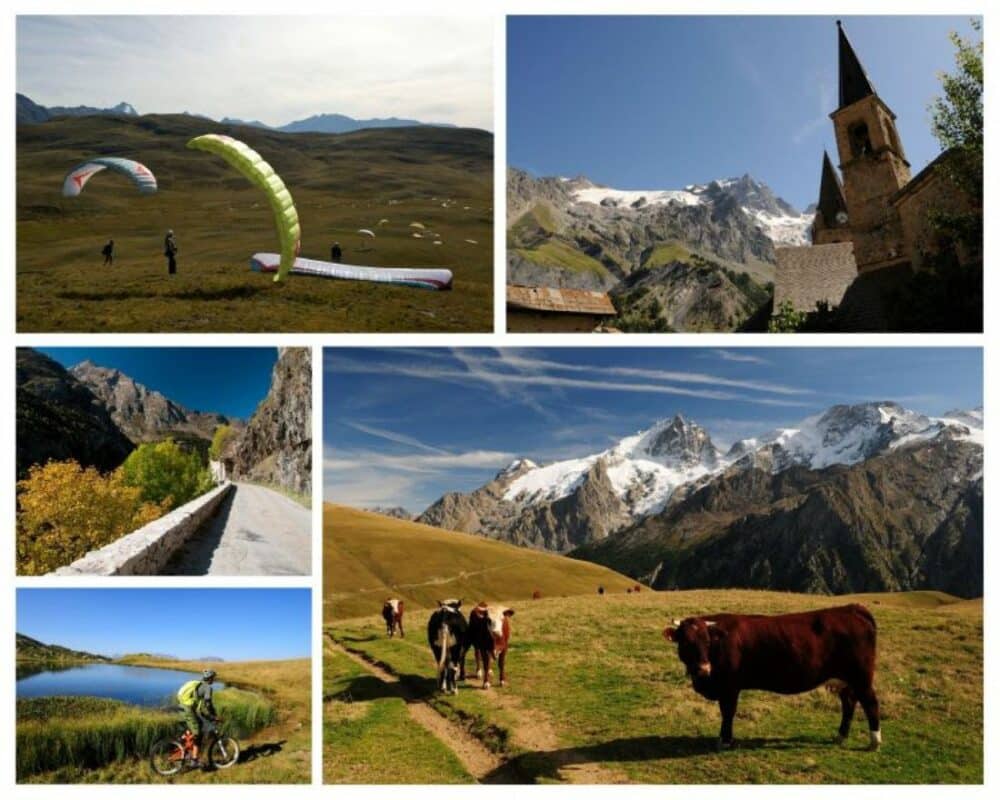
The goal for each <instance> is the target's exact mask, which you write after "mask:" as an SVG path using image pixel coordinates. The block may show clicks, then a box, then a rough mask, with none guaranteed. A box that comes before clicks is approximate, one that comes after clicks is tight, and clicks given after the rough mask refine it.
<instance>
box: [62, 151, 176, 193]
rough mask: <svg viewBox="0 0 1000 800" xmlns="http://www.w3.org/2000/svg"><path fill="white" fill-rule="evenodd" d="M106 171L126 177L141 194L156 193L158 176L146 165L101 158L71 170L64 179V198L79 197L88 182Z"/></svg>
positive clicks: (124, 159)
mask: <svg viewBox="0 0 1000 800" xmlns="http://www.w3.org/2000/svg"><path fill="white" fill-rule="evenodd" d="M106 169H110V170H111V171H112V172H117V173H119V174H120V175H124V176H125V177H126V178H128V179H129V180H131V181H132V183H134V184H135V187H136V188H137V189H138V190H139V192H140V193H141V194H153V193H154V192H156V176H154V175H153V173H152V172H150V171H149V168H148V167H146V165H145V164H140V163H139V162H138V161H133V160H132V159H130V158H113V157H101V158H92V159H90V160H89V161H84V162H83V163H82V164H80V165H79V166H76V167H74V168H73V169H72V170H70V172H69V174H68V175H67V176H66V177H65V178H64V179H63V187H62V193H63V197H78V196H79V195H80V192H82V191H83V187H84V186H85V185H86V183H87V181H89V180H90V179H91V178H92V177H94V175H96V174H97V173H98V172H103V171H104V170H106Z"/></svg>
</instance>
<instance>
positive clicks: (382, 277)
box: [250, 253, 452, 290]
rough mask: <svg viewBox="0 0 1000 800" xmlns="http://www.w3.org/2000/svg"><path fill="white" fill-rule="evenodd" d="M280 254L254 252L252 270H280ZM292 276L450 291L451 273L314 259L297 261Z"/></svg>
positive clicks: (444, 270)
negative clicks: (358, 265)
mask: <svg viewBox="0 0 1000 800" xmlns="http://www.w3.org/2000/svg"><path fill="white" fill-rule="evenodd" d="M278 262H279V256H278V254H277V253H255V254H254V256H253V258H251V259H250V268H251V269H253V270H255V271H257V272H275V271H276V270H277V269H278ZM292 274H293V275H314V276H318V277H321V278H339V279H340V280H347V281H373V282H375V283H392V284H396V285H399V286H412V287H414V288H417V289H444V290H447V289H450V288H451V280H452V276H451V270H448V269H412V268H407V267H356V266H353V265H351V264H335V263H333V262H332V261H317V260H315V259H312V258H296V259H295V264H294V266H293V267H292Z"/></svg>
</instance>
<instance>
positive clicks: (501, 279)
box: [0, 0, 1000, 800]
mask: <svg viewBox="0 0 1000 800" xmlns="http://www.w3.org/2000/svg"><path fill="white" fill-rule="evenodd" d="M39 13H42V14H83V13H86V14H241V15H258V14H260V15H290V14H295V15H308V14H316V15H329V16H370V15H374V16H475V17H478V18H481V19H482V20H483V24H484V25H492V26H493V28H494V52H493V63H494V68H493V76H494V80H493V103H494V126H493V132H494V146H495V161H494V179H495V185H494V264H495V274H494V320H495V328H494V329H495V331H497V332H496V333H492V334H481V333H480V334H86V335H81V334H17V333H16V332H15V320H16V301H15V298H16V293H15V270H14V269H13V265H14V264H15V263H16V240H15V198H16V187H15V182H14V175H15V164H16V161H15V141H16V139H15V131H16V126H15V117H14V114H13V104H11V105H9V106H8V112H7V113H8V116H7V117H6V119H5V120H4V123H3V127H2V130H3V135H4V150H3V154H2V162H0V163H2V164H3V169H2V175H3V186H2V190H0V198H2V224H3V233H4V235H3V237H2V239H0V242H2V246H3V247H4V252H5V254H6V258H5V259H4V265H5V267H6V268H5V269H4V270H3V272H4V276H3V278H2V279H0V281H2V282H0V286H2V287H3V289H4V290H3V291H2V292H0V297H2V298H3V301H2V302H3V304H4V309H3V323H2V328H0V330H2V332H3V333H2V338H3V345H2V347H0V375H6V376H12V375H13V374H14V361H15V348H16V347H18V346H59V345H63V346H68V345H79V344H80V343H81V341H83V340H84V337H85V341H86V343H87V344H88V345H90V346H95V347H96V346H135V347H149V346H161V347H165V346H216V347H218V346H231V347H247V346H308V347H312V348H313V392H314V394H313V432H314V447H313V487H314V488H313V494H314V497H313V575H312V577H311V579H304V578H277V577H272V578H235V577H234V578H217V579H211V582H210V586H212V587H220V588H223V587H236V586H254V587H260V588H266V587H274V588H278V587H290V586H295V587H304V586H307V587H309V588H311V589H312V611H313V619H312V624H313V638H312V647H313V653H312V656H313V675H312V688H313V703H312V711H313V713H312V732H313V737H312V739H313V752H312V779H313V783H312V785H301V786H288V787H285V786H281V787H275V786H253V785H238V791H239V792H240V795H241V796H258V797H263V796H265V793H267V792H270V791H274V790H276V789H279V790H280V791H282V792H283V793H284V792H287V793H288V794H289V795H295V796H300V797H317V798H318V797H320V796H323V797H330V795H331V793H333V794H335V795H336V796H337V797H343V798H346V800H393V798H404V797H405V798H417V799H418V800H422V798H434V800H448V799H449V798H459V797H461V798H464V799H465V800H468V798H469V797H470V796H473V795H474V797H475V798H482V800H487V799H490V800H492V798H497V800H499V799H500V798H504V800H507V798H509V795H510V792H511V791H516V792H518V793H519V794H520V793H529V794H535V795H536V796H537V795H538V794H543V795H545V796H546V797H552V798H554V797H557V796H559V797H566V796H572V797H573V798H575V799H576V798H585V799H586V800H619V798H621V800H624V798H626V797H629V798H637V797H649V798H652V797H657V798H661V797H663V796H664V794H665V793H672V794H678V795H679V794H680V793H683V796H684V797H685V798H691V799H700V798H713V800H715V799H716V798H723V799H724V798H736V797H739V798H743V797H747V796H750V795H757V796H764V795H766V796H768V797H771V796H774V795H775V794H779V793H780V794H784V795H786V796H788V795H789V793H798V792H802V791H805V790H806V789H805V787H801V786H719V787H706V786H672V785H666V786H654V785H633V786H626V787H622V786H589V787H588V786H523V787H522V786H519V787H516V789H513V790H512V789H511V788H510V787H501V786H471V787H470V786H456V787H438V786H339V785H333V786H324V785H322V784H321V780H322V756H323V735H322V628H321V623H322V574H321V573H322V514H321V512H322V491H323V472H322V462H323V447H322V419H321V418H322V406H323V393H322V389H323V387H322V383H323V358H322V348H323V347H324V346H326V347H332V346H337V347H393V346H404V345H405V346H408V347H414V346H417V347H420V346H426V347H477V346H478V347H483V346H485V347H500V346H504V347H541V346H545V347H581V346H582V347H727V348H734V347H876V346H877V347H914V346H921V347H939V346H949V347H954V346H968V347H984V348H985V351H984V352H985V354H986V355H989V356H991V358H992V360H993V361H995V360H996V355H995V351H996V350H997V349H998V348H1000V341H997V336H998V328H997V324H996V323H995V322H993V321H992V319H991V314H990V313H989V312H990V311H991V310H992V309H993V308H997V307H1000V304H998V303H993V302H991V301H994V300H1000V296H998V292H1000V289H998V287H1000V283H998V281H997V280H996V279H995V277H994V276H993V275H992V273H991V271H990V270H989V269H987V271H986V275H985V288H986V293H985V298H986V299H985V303H986V310H987V313H986V314H985V320H986V323H985V324H986V332H985V333H984V334H982V335H979V334H962V335H933V334H881V335H880V334H850V335H836V336H834V335H824V334H795V335H775V334H740V335H738V336H736V335H734V334H721V333H720V334H666V335H629V336H626V337H594V336H591V335H589V334H503V333H500V332H501V331H503V330H504V314H505V309H504V300H505V293H506V281H505V270H504V269H503V265H504V264H505V262H506V258H505V243H504V232H505V230H506V218H505V217H506V214H505V210H506V198H505V183H506V166H507V165H506V149H507V148H506V145H507V140H506V102H507V99H506V72H505V59H506V24H505V18H506V16H508V15H513V14H654V15H655V14H692V15H697V14H727V15H746V14H754V15H757V14H821V15H852V14H862V15H864V14H949V15H966V16H983V17H984V18H985V19H984V35H988V36H990V37H991V36H992V27H991V23H992V21H993V20H992V18H991V17H992V15H991V13H990V11H989V8H988V6H987V4H986V3H985V2H984V0H981V2H965V0H952V2H950V3H948V4H944V3H940V2H935V1H934V0H908V1H907V2H899V1H898V0H896V2H893V1H892V0H871V1H870V2H864V1H863V0H840V2H829V1H828V0H799V1H798V2H796V0H534V1H533V2H529V1H528V0H465V1H464V2H462V1H461V0H423V2H420V3H414V2H412V0H410V1H409V2H407V0H366V2H358V0H354V2H350V3H349V2H345V0H328V2H322V1H321V0H288V2H286V3H284V4H275V3H268V2H264V1H263V0H242V2H237V1H236V0H204V2H192V1H191V0H177V1H176V2H163V1H162V0H151V1H149V2H142V1H141V0H136V1H135V2H128V1H127V0H78V2H72V1H71V0H56V1H54V2H51V1H48V0H38V1H37V2H27V1H25V0H14V1H13V2H12V3H11V5H10V7H8V8H7V9H6V10H5V11H4V12H3V17H2V39H0V43H2V45H3V46H2V48H0V53H2V56H0V58H3V59H4V61H3V70H4V84H3V85H4V88H5V89H6V92H7V94H6V96H7V97H8V98H11V97H12V96H13V95H14V93H15V91H16V68H15V47H14V42H15V19H16V15H17V14H39ZM915 57H918V56H917V54H915ZM996 61H997V60H996V59H994V58H993V51H992V49H991V48H990V47H987V48H986V74H987V75H989V76H992V75H993V74H994V71H993V65H994V63H995V62H996ZM991 86H992V83H991V82H989V83H988V86H987V90H986V93H987V101H986V111H987V120H986V126H987V128H986V129H987V138H988V139H989V140H990V141H989V146H988V147H987V156H986V176H985V177H986V204H985V207H986V209H987V211H989V210H990V209H992V208H993V207H994V206H993V203H992V200H993V196H994V190H993V187H996V186H997V185H998V178H1000V170H998V168H997V166H996V164H997V161H996V159H994V158H992V148H993V140H995V139H996V136H995V135H994V134H993V132H994V131H995V130H996V127H995V125H994V123H995V122H996V119H997V114H996V113H994V108H993V105H992V104H991V98H990V91H991V89H990V87H991ZM997 240H998V232H997V229H996V228H992V226H990V225H989V224H987V226H986V242H985V247H986V256H987V258H986V264H987V265H988V264H989V263H990V260H989V256H990V255H991V254H993V253H996V252H1000V249H998V245H997ZM995 372H996V371H995V370H994V368H993V367H992V364H991V361H990V360H989V359H986V358H984V398H983V402H984V406H985V408H986V413H987V416H988V417H990V416H991V415H992V413H993V411H994V410H995V408H994V406H995V403H994V402H993V400H994V397H995V396H996V391H995V388H996V377H995ZM0 403H2V407H0V410H2V413H0V420H2V421H3V423H2V429H0V430H2V432H3V434H4V435H3V436H2V441H3V443H4V448H5V452H4V453H3V456H2V463H3V465H4V469H3V472H2V473H0V480H2V481H3V486H4V487H6V488H5V489H3V491H2V497H3V500H2V514H3V516H2V519H5V520H7V521H8V523H7V524H8V526H9V527H8V530H9V531H10V532H11V533H10V538H9V540H8V542H7V545H6V547H5V548H4V549H3V554H2V557H0V570H2V572H0V574H2V575H6V576H14V547H13V521H14V488H13V487H14V478H15V474H16V470H15V448H14V418H15V414H14V411H15V386H14V381H13V380H11V379H10V378H8V380H7V381H6V382H5V384H4V391H3V393H2V395H0ZM992 430H993V428H992V426H991V425H988V426H987V432H986V435H987V441H988V442H989V447H988V448H987V449H988V450H989V451H990V452H992V451H993V449H994V446H995V444H996V443H995V441H994V440H995V439H996V437H994V436H993V434H992ZM317 437H318V438H317ZM997 446H1000V445H997ZM985 462H986V464H985V466H986V483H987V485H988V486H991V485H992V484H993V480H994V478H997V479H1000V470H995V469H993V460H992V459H991V458H989V457H987V458H986V459H985ZM995 517H996V515H995V514H994V513H993V504H992V503H991V502H990V500H987V502H986V508H985V524H986V531H987V534H986V536H985V554H984V556H985V560H984V564H985V569H986V575H987V581H986V583H987V584H989V577H990V576H992V575H994V574H995V573H996V572H997V570H998V569H1000V565H998V564H997V563H996V561H997V557H996V554H997V547H996V546H995V545H994V544H993V543H992V541H991V536H990V533H989V532H990V523H991V521H992V520H993V519H994V518H995ZM109 585H113V586H116V587H119V586H120V587H126V586H153V585H155V586H157V587H161V588H165V587H174V586H176V587H183V586H206V579H204V578H197V577H189V578H119V579H116V580H115V582H114V583H113V584H109V583H108V582H107V580H102V579H66V578H53V577H40V578H16V579H13V578H11V579H9V580H8V582H7V584H6V586H7V588H6V590H5V591H4V593H3V594H2V595H0V597H2V609H3V611H2V613H0V641H2V642H3V646H2V648H0V653H2V654H3V665H2V671H0V681H2V683H0V685H3V686H6V687H9V688H8V689H7V690H6V691H4V692H3V693H2V695H0V698H2V699H0V707H2V709H3V717H2V723H0V731H2V745H0V748H2V749H0V764H2V767H3V772H2V776H3V777H2V784H0V785H2V786H4V787H6V788H8V789H12V790H13V791H14V794H15V796H18V797H21V796H23V797H26V798H28V797H41V798H50V797H54V798H59V797H63V796H67V797H73V798H103V797H107V796H108V795H119V796H125V794H126V793H128V794H129V796H132V794H134V791H135V787H131V786H103V785H100V786H76V785H74V786H58V787H56V786H26V785H17V784H16V783H15V779H14V733H15V719H14V705H15V704H14V688H13V687H14V680H15V667H14V626H15V617H14V598H15V592H16V588H17V587H56V586H75V587H84V586H103V587H107V586H109ZM984 603H985V612H984V613H985V619H987V620H992V619H993V614H992V610H993V608H996V607H998V606H997V604H996V603H995V602H993V599H992V594H990V593H987V596H986V598H985V600H984ZM985 639H986V641H985V662H986V663H985V675H986V678H985V684H986V687H985V688H986V693H985V712H986V713H985V733H986V754H985V756H986V757H985V759H984V763H985V781H986V783H985V785H984V786H980V787H925V786H916V787H905V786H885V787H879V788H878V789H877V791H878V792H879V794H880V795H881V796H884V797H885V798H887V800H888V798H893V797H902V796H906V797H910V796H927V797H930V796H931V793H933V795H934V797H935V798H940V797H942V796H943V797H967V796H970V795H977V796H978V795H982V794H984V793H985V792H986V791H988V789H989V788H990V785H991V779H992V778H993V775H994V773H995V770H994V769H993V768H992V765H991V761H992V758H991V757H992V756H994V755H1000V753H997V737H996V736H995V735H993V734H994V733H995V731H996V729H997V727H998V724H1000V713H998V712H997V701H998V692H997V691H996V690H995V689H994V688H993V687H992V684H993V679H994V677H995V676H996V674H997V670H996V669H995V668H994V662H995V657H996V652H997V648H996V646H995V644H994V643H995V636H994V635H992V633H991V631H990V630H989V629H988V628H987V629H986V631H985ZM225 790H226V787H223V786H167V785H144V786H143V787H142V789H141V791H143V792H144V793H146V792H149V793H151V794H156V795H158V796H163V797H167V796H170V797H178V796H180V797H182V798H200V797H209V796H218V795H219V793H220V792H222V791H225ZM807 791H808V792H809V793H810V794H811V795H814V796H818V795H820V794H823V795H826V796H836V797H841V796H845V797H846V796H850V797H858V798H861V797H864V798H869V797H871V796H872V793H873V789H872V787H845V786H816V787H809V788H808V790H807Z"/></svg>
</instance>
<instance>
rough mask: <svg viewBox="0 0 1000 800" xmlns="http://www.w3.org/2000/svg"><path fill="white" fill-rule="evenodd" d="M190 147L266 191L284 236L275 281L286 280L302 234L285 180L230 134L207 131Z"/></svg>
mask: <svg viewBox="0 0 1000 800" xmlns="http://www.w3.org/2000/svg"><path fill="white" fill-rule="evenodd" d="M187 146H188V147H189V148H191V149H192V150H204V151H205V152H207V153H214V154H215V155H218V156H222V158H224V159H225V160H226V162H227V163H228V164H229V165H230V166H232V167H235V168H236V169H237V170H239V171H240V173H242V174H243V176H244V177H246V178H247V179H248V180H250V181H251V182H252V183H254V184H256V185H257V186H258V187H260V188H261V189H263V190H264V193H265V194H266V195H267V199H268V201H270V203H271V209H272V210H273V211H274V222H275V225H276V227H277V228H278V236H279V237H280V239H281V260H280V263H279V264H278V265H277V267H276V270H275V271H276V273H277V274H276V275H275V276H274V280H275V282H276V283H277V282H279V281H282V280H284V279H285V276H287V275H288V273H289V271H291V269H292V264H293V263H294V261H295V257H296V256H297V255H298V253H299V245H300V241H301V236H302V230H301V228H300V227H299V215H298V212H297V211H296V210H295V203H294V202H293V201H292V195H291V194H290V193H289V191H288V189H287V188H286V187H285V184H284V181H282V180H281V178H280V177H279V176H278V174H277V173H276V172H275V171H274V169H272V167H271V165H270V164H268V163H267V162H266V161H265V160H264V159H263V158H261V156H260V154H259V153H258V152H257V151H256V150H254V149H253V148H252V147H250V146H248V145H247V144H245V143H244V142H241V141H240V140H239V139H234V138H232V137H231V136H224V135H222V134H217V133H207V134H205V135H204V136H196V137H195V138H194V139H192V140H191V141H189V142H188V143H187Z"/></svg>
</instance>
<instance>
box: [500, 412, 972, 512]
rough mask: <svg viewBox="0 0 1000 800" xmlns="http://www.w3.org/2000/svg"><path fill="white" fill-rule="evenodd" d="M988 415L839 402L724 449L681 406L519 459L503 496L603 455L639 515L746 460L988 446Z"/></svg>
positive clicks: (547, 494)
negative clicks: (595, 440) (614, 433)
mask: <svg viewBox="0 0 1000 800" xmlns="http://www.w3.org/2000/svg"><path fill="white" fill-rule="evenodd" d="M982 419H983V413H982V409H973V410H971V411H953V412H949V413H948V414H947V415H946V416H944V417H940V418H935V417H928V416H926V415H924V414H920V413H918V412H915V411H911V410H909V409H906V408H904V407H903V406H901V405H899V404H898V403H893V402H888V401H886V402H872V403H860V404H857V405H836V406H832V407H831V408H828V409H827V410H826V411H824V412H822V413H820V414H816V415H814V416H811V417H807V418H806V419H804V420H802V421H801V422H800V423H799V424H798V425H796V426H794V427H788V428H779V429H776V430H774V431H771V432H770V433H767V434H765V435H763V436H759V437H754V438H749V439H743V440H741V441H738V442H736V443H735V444H734V445H733V446H732V447H731V448H730V449H729V451H728V452H727V453H725V454H724V455H723V454H722V453H721V452H720V451H719V450H718V448H717V447H716V446H715V444H714V443H713V442H712V440H711V438H710V437H709V435H708V432H707V431H705V429H704V428H702V427H701V426H699V425H697V424H696V423H693V422H690V421H688V420H685V419H684V418H683V417H682V416H681V415H679V414H678V415H676V416H674V417H672V418H669V419H665V420H661V421H660V422H657V423H656V424H655V425H653V426H652V427H650V428H648V429H647V430H644V431H639V432H638V433H636V434H634V435H632V436H626V437H625V438H624V439H621V440H620V441H619V442H618V443H617V444H615V445H614V446H613V447H611V448H609V449H608V450H604V451H602V452H600V453H594V454H592V455H589V456H584V457H582V458H575V459H567V460H563V461H557V462H554V463H551V464H547V465H545V466H537V465H535V464H533V462H529V461H527V460H526V459H518V460H517V461H515V462H513V464H512V465H511V466H510V467H508V468H507V469H506V470H505V471H504V472H503V473H501V474H507V475H514V476H515V477H514V478H513V480H512V481H511V482H510V484H509V485H508V486H507V489H506V491H505V493H504V499H505V500H508V501H510V502H514V503H517V504H519V505H522V506H524V505H532V504H535V503H539V502H547V501H553V500H558V499H559V498H562V497H566V496H567V495H569V494H571V493H572V492H573V491H574V490H575V489H576V488H577V487H578V486H579V485H580V484H581V483H582V482H583V481H584V480H585V479H586V476H587V474H588V473H589V472H590V471H591V469H592V468H593V467H594V466H595V464H596V463H597V462H598V461H603V463H604V466H605V468H606V471H607V475H608V479H609V480H610V482H611V485H612V487H613V488H614V490H615V493H616V494H617V495H618V496H619V497H620V498H621V500H622V501H623V502H624V503H625V504H626V505H627V506H628V508H629V510H630V511H631V513H632V514H633V515H634V516H644V515H646V514H650V513H653V512H655V511H657V510H659V509H661V508H663V507H664V506H665V505H666V504H667V502H668V501H669V500H670V498H671V496H672V495H673V494H674V492H675V491H677V489H679V488H680V487H682V486H685V485H689V484H693V483H696V482H699V481H702V480H704V479H705V478H707V477H711V476H713V475H717V474H719V473H721V472H722V471H723V470H725V469H727V468H729V467H733V466H735V465H737V464H740V463H741V462H744V460H746V461H745V463H746V464H747V465H749V464H757V465H759V466H761V467H764V468H768V469H769V470H770V471H772V472H781V471H783V470H785V469H787V468H789V467H791V466H795V465H800V466H805V467H808V468H810V469H825V468H826V467H830V466H833V465H834V464H845V465H850V464H856V463H858V462H860V461H864V460H866V459H868V458H871V457H872V456H875V455H878V454H879V453H883V452H887V451H889V450H893V449H895V448H897V447H902V446H904V445H907V444H911V443H914V442H918V441H925V440H929V439H934V438H937V437H939V436H947V437H949V438H952V439H961V440H965V441H969V442H972V443H974V444H978V445H980V446H982V444H983V434H982ZM529 464H530V465H531V466H527V465H529ZM514 465H518V466H517V467H516V468H514V469H513V471H512V468H513V467H514Z"/></svg>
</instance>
